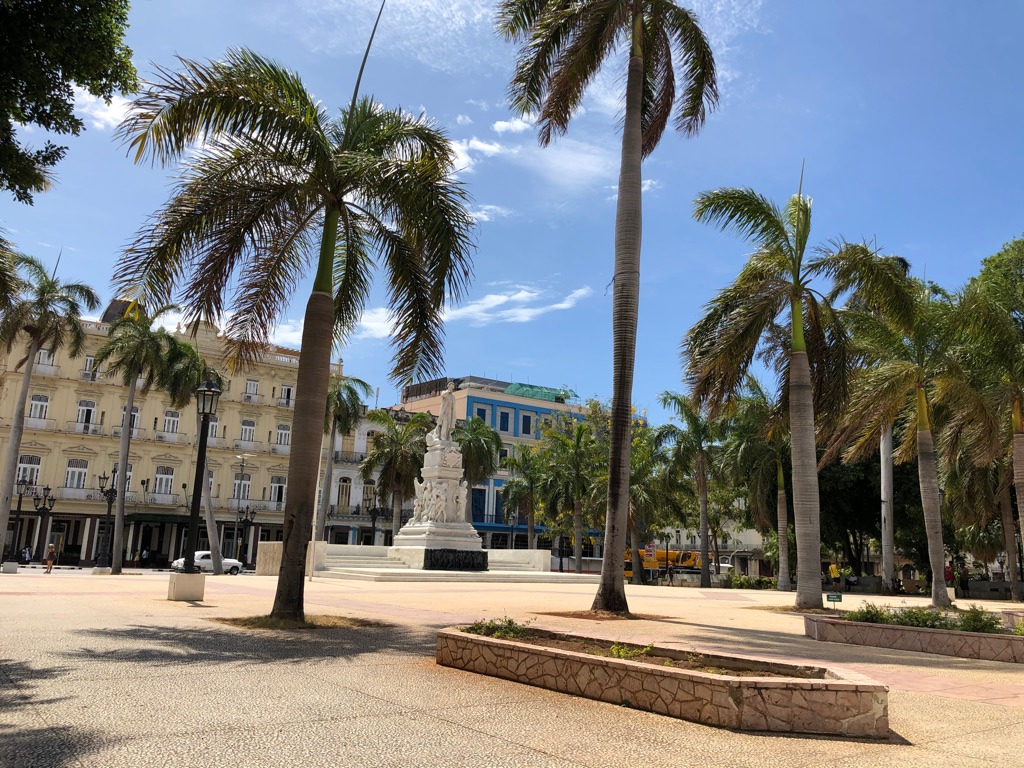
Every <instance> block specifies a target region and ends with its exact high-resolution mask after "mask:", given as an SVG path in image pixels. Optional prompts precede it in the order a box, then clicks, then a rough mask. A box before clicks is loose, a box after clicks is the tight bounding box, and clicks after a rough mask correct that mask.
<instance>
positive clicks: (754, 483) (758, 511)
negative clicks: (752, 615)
mask: <svg viewBox="0 0 1024 768" xmlns="http://www.w3.org/2000/svg"><path fill="white" fill-rule="evenodd" d="M724 449H725V450H724V457H723V458H724V462H725V465H726V467H727V469H728V471H729V473H730V474H731V475H732V477H733V478H734V479H735V480H736V481H737V482H739V483H742V484H743V485H744V486H745V487H746V491H747V505H748V507H749V508H750V511H751V514H752V516H753V518H754V521H755V523H756V527H757V528H758V529H760V530H766V529H768V528H769V527H771V526H772V525H773V524H772V523H771V522H770V517H771V502H772V500H774V501H775V522H774V527H775V528H776V530H777V531H778V535H779V541H780V542H781V545H780V546H779V562H778V578H777V589H778V590H779V591H780V592H789V591H790V590H791V589H792V588H793V585H792V582H791V581H790V562H789V547H788V546H785V544H786V542H788V541H789V510H788V503H789V500H788V494H787V493H786V473H785V468H784V467H785V463H786V462H787V461H788V460H789V431H788V429H787V425H786V412H785V403H784V402H783V401H782V400H776V399H774V398H772V397H769V395H768V393H767V391H766V390H765V389H764V387H763V386H762V384H761V382H759V381H758V380H757V379H756V378H755V377H754V376H749V375H748V376H747V379H746V381H745V383H744V385H743V390H742V391H741V393H740V396H739V397H738V398H736V400H735V404H734V408H733V412H732V419H731V427H730V430H729V434H728V436H727V437H726V440H725V446H724Z"/></svg>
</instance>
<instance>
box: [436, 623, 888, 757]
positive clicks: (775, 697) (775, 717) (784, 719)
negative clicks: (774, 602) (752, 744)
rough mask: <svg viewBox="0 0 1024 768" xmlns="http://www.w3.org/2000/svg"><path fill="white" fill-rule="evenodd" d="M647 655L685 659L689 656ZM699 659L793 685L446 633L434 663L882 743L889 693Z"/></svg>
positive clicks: (856, 680) (865, 681)
mask: <svg viewBox="0 0 1024 768" xmlns="http://www.w3.org/2000/svg"><path fill="white" fill-rule="evenodd" d="M652 653H657V654H658V655H659V656H667V657H669V658H677V659H685V658H686V657H687V655H688V654H687V653H685V652H682V651H676V650H671V649H666V648H655V649H653V650H652ZM701 655H702V656H703V657H704V658H705V659H706V660H707V661H708V663H709V664H712V665H714V666H718V667H723V668H726V669H728V668H732V669H737V668H742V669H747V670H763V671H771V672H773V673H775V674H784V675H788V674H792V677H767V676H766V677H736V676H731V675H719V674H711V673H708V672H698V671H693V670H688V669H679V668H676V667H666V666H655V665H652V664H643V663H640V662H636V661H627V660H624V659H616V658H607V657H604V656H594V655H590V654H586V653H576V652H573V651H568V650H562V649H558V648H547V647H544V646H538V645H531V644H529V643H528V642H520V641H513V640H499V639H497V638H493V637H482V636H480V635H471V634H467V633H465V632H462V631H461V630H459V629H458V628H448V629H444V630H442V631H441V632H439V633H438V636H437V656H436V660H437V663H438V664H440V665H442V666H446V667H454V668H456V669H463V670H467V671H470V672H477V673H480V674H484V675H491V676H492V677H500V678H503V679H505V680H513V681H515V682H520V683H525V684H527V685H535V686H538V687H540V688H547V689H549V690H552V691H559V692H561V693H569V694H573V695H576V696H583V697H586V698H589V699H595V700H597V701H605V702H608V703H611V704H621V705H623V706H629V707H633V708H636V709H643V710H646V711H648V712H656V713H658V714H662V715H668V716H670V717H676V718H679V719H681V720H691V721H693V722H696V723H703V724H705V725H714V726H719V727H724V728H733V729H736V730H741V731H770V732H779V733H814V734H829V735H842V736H858V737H868V738H879V739H880V738H885V737H887V736H888V735H889V716H888V689H887V688H886V687H885V686H883V685H881V684H879V683H877V682H875V681H874V680H871V679H869V678H867V677H865V676H863V675H860V674H857V673H855V672H850V671H847V670H838V669H830V668H827V667H804V666H799V665H796V664H785V663H781V662H774V661H766V660H764V659H753V658H745V657H741V656H720V655H714V654H705V653H701Z"/></svg>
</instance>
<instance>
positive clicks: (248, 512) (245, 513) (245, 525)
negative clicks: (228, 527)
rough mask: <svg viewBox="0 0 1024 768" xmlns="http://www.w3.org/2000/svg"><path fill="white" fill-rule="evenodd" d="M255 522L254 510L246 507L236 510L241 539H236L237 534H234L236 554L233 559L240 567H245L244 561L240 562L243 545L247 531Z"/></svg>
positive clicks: (246, 538) (247, 535) (246, 539)
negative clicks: (236, 546)
mask: <svg viewBox="0 0 1024 768" xmlns="http://www.w3.org/2000/svg"><path fill="white" fill-rule="evenodd" d="M255 520H256V510H255V509H250V508H249V506H248V505H246V507H245V509H240V510H238V524H239V525H240V526H242V538H240V539H238V534H237V533H236V534H235V538H236V539H238V554H237V555H236V558H235V559H237V560H239V561H240V562H241V563H242V565H245V560H242V550H243V549H245V543H246V542H247V541H248V540H249V529H250V528H252V525H253V523H254V522H255Z"/></svg>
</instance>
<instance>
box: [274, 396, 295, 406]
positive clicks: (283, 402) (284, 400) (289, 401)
mask: <svg viewBox="0 0 1024 768" xmlns="http://www.w3.org/2000/svg"><path fill="white" fill-rule="evenodd" d="M277 407H278V408H294V407H295V398H294V397H279V398H278V399H277Z"/></svg>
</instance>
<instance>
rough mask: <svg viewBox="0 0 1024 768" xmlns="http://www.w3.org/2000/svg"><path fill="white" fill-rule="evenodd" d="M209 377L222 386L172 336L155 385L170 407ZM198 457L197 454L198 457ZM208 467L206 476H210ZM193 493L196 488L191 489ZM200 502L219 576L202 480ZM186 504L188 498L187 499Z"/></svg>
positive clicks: (189, 348) (187, 399) (189, 397)
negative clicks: (165, 394)
mask: <svg viewBox="0 0 1024 768" xmlns="http://www.w3.org/2000/svg"><path fill="white" fill-rule="evenodd" d="M208 380H212V381H213V382H215V383H216V384H217V386H218V387H220V388H221V389H222V390H223V389H224V378H223V377H222V376H221V375H220V374H218V373H217V372H216V371H215V370H213V369H212V368H211V367H210V366H209V365H207V363H206V361H205V360H204V359H203V358H202V356H201V355H200V354H199V350H198V349H196V348H195V347H194V346H192V345H191V344H188V343H186V342H183V341H179V340H177V339H174V341H173V345H172V346H171V348H170V351H169V354H168V355H167V362H166V365H165V366H164V369H163V370H162V371H160V372H159V381H158V382H157V385H158V386H159V387H160V388H161V389H163V390H165V391H166V392H167V394H168V396H169V397H170V398H171V407H172V408H184V407H185V406H187V405H188V404H189V403H190V402H192V396H193V395H194V394H195V391H196V390H197V389H198V388H199V387H200V386H202V385H203V383H204V382H206V381H208ZM202 425H203V417H202V416H200V415H199V410H198V409H196V444H197V445H198V439H199V430H201V429H202ZM197 458H198V457H197ZM209 474H210V473H209V469H207V472H206V475H207V477H209ZM192 492H193V493H195V489H193V490H192ZM199 492H200V495H201V500H202V505H203V520H204V524H205V525H206V537H207V538H208V539H209V540H210V558H211V560H212V566H213V575H214V576H219V575H220V574H222V573H224V561H223V557H222V555H221V551H220V545H219V542H220V537H219V536H218V535H217V519H216V518H215V517H214V515H213V503H212V501H211V500H210V483H209V481H207V482H205V483H203V486H202V488H200V489H199ZM186 503H188V500H187V499H186Z"/></svg>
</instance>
